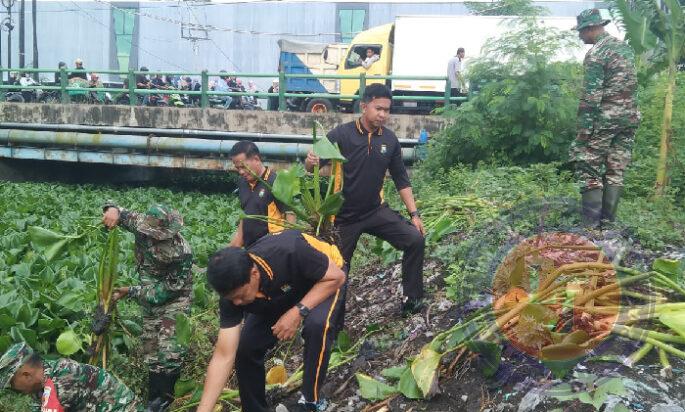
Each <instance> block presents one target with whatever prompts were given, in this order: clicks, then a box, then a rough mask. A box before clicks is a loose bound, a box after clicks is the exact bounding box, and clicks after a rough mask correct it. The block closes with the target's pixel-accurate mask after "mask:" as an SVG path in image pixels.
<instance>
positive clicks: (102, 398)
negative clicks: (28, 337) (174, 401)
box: [0, 343, 143, 412]
mask: <svg viewBox="0 0 685 412" xmlns="http://www.w3.org/2000/svg"><path fill="white" fill-rule="evenodd" d="M6 388H11V389H13V390H15V391H17V392H21V393H24V394H27V395H33V396H34V397H35V399H34V405H33V408H32V409H33V410H35V411H41V412H142V411H143V406H142V405H141V404H140V403H139V402H138V400H137V399H136V397H135V395H134V394H133V392H132V391H131V390H130V389H129V388H127V387H126V385H124V384H123V383H121V381H119V380H118V379H117V378H115V377H114V376H112V375H111V374H109V373H108V372H107V371H105V370H104V369H100V368H98V367H95V366H92V365H85V364H82V363H78V362H75V361H73V360H71V359H64V358H61V359H56V360H44V359H42V358H41V357H40V355H38V354H37V353H35V352H33V350H31V348H30V347H29V346H28V345H27V344H26V343H17V344H14V345H12V346H11V347H10V348H9V349H8V350H7V351H6V352H5V354H4V355H3V356H2V358H0V389H6Z"/></svg>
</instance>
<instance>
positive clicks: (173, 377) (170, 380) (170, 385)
mask: <svg viewBox="0 0 685 412" xmlns="http://www.w3.org/2000/svg"><path fill="white" fill-rule="evenodd" d="M162 376H163V377H164V378H163V382H164V387H163V388H162V393H161V394H160V397H161V398H162V400H163V401H164V403H165V404H166V406H167V407H169V406H171V404H172V403H174V399H175V397H174V392H175V390H174V387H175V386H176V381H177V380H178V378H179V377H180V376H181V375H180V374H179V373H165V374H163V375H162Z"/></svg>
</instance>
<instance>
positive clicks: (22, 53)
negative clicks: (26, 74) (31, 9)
mask: <svg viewBox="0 0 685 412" xmlns="http://www.w3.org/2000/svg"><path fill="white" fill-rule="evenodd" d="M25 26H26V1H25V0H21V3H20V5H19V67H20V68H22V69H23V68H24V65H25V64H26V43H25V41H26V30H25Z"/></svg>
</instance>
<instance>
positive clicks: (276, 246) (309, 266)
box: [219, 230, 343, 412]
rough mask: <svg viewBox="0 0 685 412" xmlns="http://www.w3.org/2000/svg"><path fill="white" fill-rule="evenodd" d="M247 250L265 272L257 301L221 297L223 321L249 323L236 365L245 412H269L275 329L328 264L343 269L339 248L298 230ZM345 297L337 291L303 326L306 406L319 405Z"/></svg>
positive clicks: (222, 324) (225, 325)
mask: <svg viewBox="0 0 685 412" xmlns="http://www.w3.org/2000/svg"><path fill="white" fill-rule="evenodd" d="M247 251H248V253H249V255H250V257H251V258H252V260H253V261H254V263H255V264H256V266H257V268H258V269H259V273H260V282H259V293H258V295H257V299H255V300H254V301H253V302H252V303H250V304H248V305H243V306H236V305H234V304H233V303H232V302H231V301H230V300H228V299H223V298H222V299H221V300H220V302H219V311H220V316H219V321H220V327H221V328H230V327H234V326H236V325H238V324H240V322H241V321H242V320H243V318H244V320H245V322H244V324H243V327H242V330H241V332H240V343H239V344H238V352H237V354H236V361H235V367H236V372H237V374H238V386H239V390H240V401H241V404H242V407H243V411H245V412H254V411H256V412H261V411H268V410H270V409H269V407H268V405H267V402H266V395H265V392H264V385H265V370H264V356H265V354H266V352H267V351H268V350H269V349H270V348H271V347H273V346H274V345H275V344H276V342H277V339H276V338H275V337H274V336H273V334H272V331H271V327H272V326H273V325H274V324H275V323H276V322H277V321H278V319H279V318H280V317H281V315H283V314H284V313H285V312H286V311H288V310H289V309H290V308H292V307H293V306H294V305H295V304H296V303H298V302H299V301H300V300H301V299H302V298H303V297H304V296H305V295H306V294H307V292H309V290H310V289H311V288H312V287H313V286H314V285H315V284H316V283H317V282H318V281H319V280H320V279H321V278H322V277H323V276H324V275H325V274H326V271H327V270H328V261H329V259H330V260H331V261H333V262H334V263H335V264H336V265H338V266H340V267H342V266H343V259H342V256H341V254H340V252H339V251H338V248H337V247H336V246H333V245H330V244H328V243H326V242H323V241H321V240H319V239H316V238H314V237H312V236H309V235H306V234H302V233H300V232H298V231H295V230H286V231H283V232H280V233H276V234H270V235H267V236H264V237H262V238H261V239H259V240H258V241H256V242H255V243H254V244H253V245H252V246H250V247H248V248H247ZM342 294H343V290H342V289H341V290H338V291H336V293H335V294H333V295H332V296H330V297H329V298H328V299H326V300H325V301H323V302H322V303H321V304H319V305H318V306H316V307H314V308H311V311H310V313H309V315H308V316H307V317H306V318H305V319H304V322H303V328H302V335H303V337H304V341H305V344H304V356H303V358H304V369H303V378H302V379H303V380H302V394H303V395H304V397H305V399H306V400H307V401H311V402H318V400H319V390H320V388H321V386H322V384H323V382H324V380H325V378H326V370H327V368H328V360H329V357H330V353H331V349H332V347H333V341H334V336H335V330H334V328H333V325H334V323H335V319H336V317H337V316H338V313H339V311H340V310H341V296H342Z"/></svg>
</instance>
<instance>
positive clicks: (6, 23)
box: [2, 0, 15, 78]
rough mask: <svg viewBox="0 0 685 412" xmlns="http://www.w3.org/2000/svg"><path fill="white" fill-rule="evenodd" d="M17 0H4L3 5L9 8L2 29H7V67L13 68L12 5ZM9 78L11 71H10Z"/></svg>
mask: <svg viewBox="0 0 685 412" xmlns="http://www.w3.org/2000/svg"><path fill="white" fill-rule="evenodd" d="M14 3H15V0H2V5H3V6H5V7H6V8H7V17H6V18H5V19H4V20H3V21H2V30H6V31H7V68H8V69H11V68H12V30H14V22H13V21H12V6H13V5H14ZM7 76H8V78H9V73H8V75H7Z"/></svg>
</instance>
